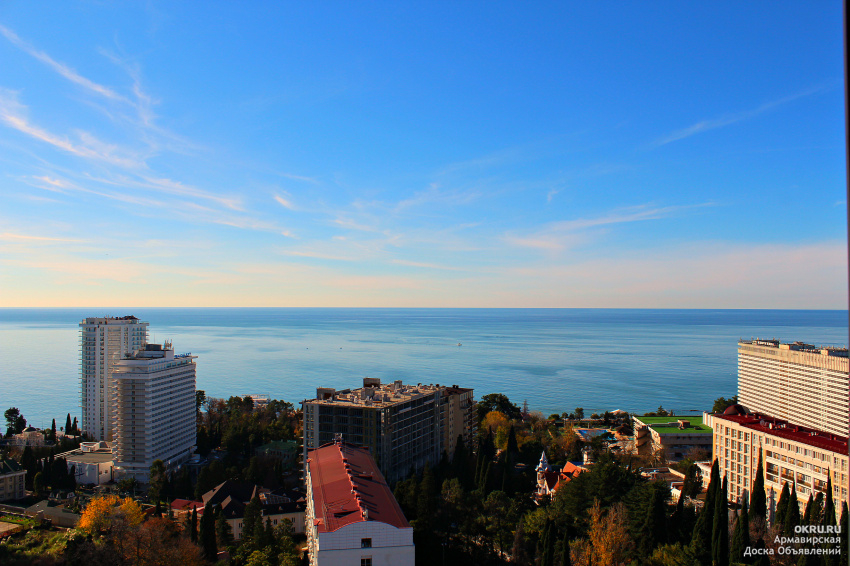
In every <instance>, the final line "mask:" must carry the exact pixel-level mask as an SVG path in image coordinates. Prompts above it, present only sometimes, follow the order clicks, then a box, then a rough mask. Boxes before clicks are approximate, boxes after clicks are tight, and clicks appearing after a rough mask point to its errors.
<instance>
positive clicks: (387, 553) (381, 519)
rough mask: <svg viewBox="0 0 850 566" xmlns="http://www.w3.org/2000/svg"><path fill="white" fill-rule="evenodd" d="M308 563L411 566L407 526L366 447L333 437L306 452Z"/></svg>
mask: <svg viewBox="0 0 850 566" xmlns="http://www.w3.org/2000/svg"><path fill="white" fill-rule="evenodd" d="M306 470H307V474H306V480H307V514H306V521H305V525H306V528H307V551H308V553H309V557H310V564H311V565H312V566H337V565H339V566H343V565H350V564H360V565H361V566H413V565H414V563H415V548H414V546H413V528H411V526H410V524H409V523H408V522H407V519H405V517H404V514H403V513H402V512H401V508H400V507H399V506H398V502H397V501H396V500H395V497H393V494H392V492H391V491H390V488H389V486H388V485H387V483H386V481H385V480H384V478H383V476H382V475H381V472H380V471H379V470H378V467H377V465H376V463H375V460H373V459H372V457H371V455H370V454H369V451H368V449H366V448H363V447H355V446H352V445H350V444H347V443H345V442H342V441H337V442H334V443H331V444H328V445H326V446H322V447H321V448H318V449H316V450H311V451H310V452H308V455H307V460H306Z"/></svg>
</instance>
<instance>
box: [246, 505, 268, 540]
mask: <svg viewBox="0 0 850 566" xmlns="http://www.w3.org/2000/svg"><path fill="white" fill-rule="evenodd" d="M258 524H259V525H260V526H261V527H262V524H263V505H262V503H260V498H259V497H257V496H256V495H255V496H254V497H253V498H252V499H251V501H249V502H248V505H246V506H245V515H244V517H243V519H242V538H243V539H245V538H250V537H253V536H254V533H255V531H256V530H257V525H258Z"/></svg>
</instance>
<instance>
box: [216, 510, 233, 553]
mask: <svg viewBox="0 0 850 566" xmlns="http://www.w3.org/2000/svg"><path fill="white" fill-rule="evenodd" d="M215 536H216V538H217V540H218V545H219V546H230V544H231V543H232V542H233V529H231V528H230V525H229V524H228V522H227V518H226V517H225V516H224V513H223V512H219V513H218V514H217V517H216V520H215Z"/></svg>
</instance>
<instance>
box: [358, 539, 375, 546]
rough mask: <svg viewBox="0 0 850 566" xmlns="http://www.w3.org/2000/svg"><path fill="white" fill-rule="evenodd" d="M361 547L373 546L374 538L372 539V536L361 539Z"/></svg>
mask: <svg viewBox="0 0 850 566" xmlns="http://www.w3.org/2000/svg"><path fill="white" fill-rule="evenodd" d="M360 548H372V539H370V538H362V539H360Z"/></svg>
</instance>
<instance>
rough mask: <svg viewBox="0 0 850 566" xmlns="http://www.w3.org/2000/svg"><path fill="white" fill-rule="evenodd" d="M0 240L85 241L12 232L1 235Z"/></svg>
mask: <svg viewBox="0 0 850 566" xmlns="http://www.w3.org/2000/svg"><path fill="white" fill-rule="evenodd" d="M0 240H5V241H13V242H22V241H23V242H67V243H79V242H82V241H83V240H78V239H75V238H51V237H48V236H31V235H28V234H13V233H11V232H3V233H0Z"/></svg>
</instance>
